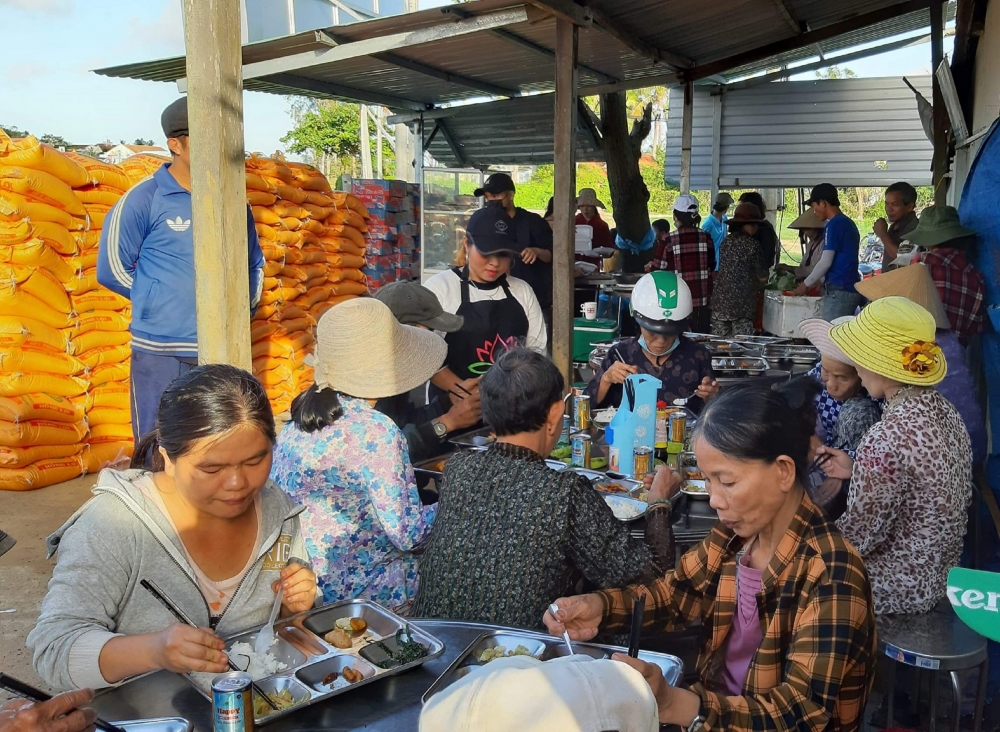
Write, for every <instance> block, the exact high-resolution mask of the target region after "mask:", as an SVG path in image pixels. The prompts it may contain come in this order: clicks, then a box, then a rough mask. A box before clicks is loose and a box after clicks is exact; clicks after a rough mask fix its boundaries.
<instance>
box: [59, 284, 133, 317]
mask: <svg viewBox="0 0 1000 732" xmlns="http://www.w3.org/2000/svg"><path fill="white" fill-rule="evenodd" d="M70 301H71V302H72V303H73V312H75V313H87V312H90V311H91V310H124V309H125V308H127V307H128V306H129V305H130V303H129V301H128V300H127V299H126V298H124V297H122V296H121V295H119V294H118V293H116V292H111V291H110V290H99V291H97V292H88V293H86V294H84V295H71V296H70Z"/></svg>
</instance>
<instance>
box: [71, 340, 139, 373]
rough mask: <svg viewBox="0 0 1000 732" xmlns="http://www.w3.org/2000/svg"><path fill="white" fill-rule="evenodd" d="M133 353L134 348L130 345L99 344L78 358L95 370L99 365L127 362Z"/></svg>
mask: <svg viewBox="0 0 1000 732" xmlns="http://www.w3.org/2000/svg"><path fill="white" fill-rule="evenodd" d="M87 335H90V334H89V333H88V334H87ZM131 355H132V349H131V347H130V346H128V345H117V346H98V347H97V348H91V349H90V350H89V351H84V352H82V353H79V354H78V355H77V358H79V359H80V360H81V361H83V362H84V363H85V364H87V368H89V369H91V370H93V369H95V368H97V367H98V366H106V365H108V364H116V363H123V362H126V361H128V360H129V357H131Z"/></svg>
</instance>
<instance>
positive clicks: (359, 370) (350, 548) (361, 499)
mask: <svg viewBox="0 0 1000 732" xmlns="http://www.w3.org/2000/svg"><path fill="white" fill-rule="evenodd" d="M316 340H317V345H316V356H315V359H314V361H313V365H314V366H315V370H316V383H315V385H313V386H312V387H310V388H309V389H308V390H307V391H305V392H303V393H302V394H300V395H299V396H298V397H297V398H296V400H295V402H294V403H293V404H292V421H291V422H290V423H289V424H288V426H287V427H286V428H285V429H284V431H283V432H282V433H281V435H280V436H279V438H278V444H277V447H276V448H275V452H274V467H273V469H272V474H271V476H272V478H273V480H274V482H275V483H277V484H278V485H280V486H281V487H282V488H283V489H284V490H285V492H287V493H288V494H289V495H290V496H291V497H292V498H293V499H295V500H296V501H298V502H300V503H302V504H304V505H305V507H306V510H305V513H303V514H302V528H303V531H304V533H305V536H306V547H307V548H308V550H309V556H310V558H311V560H312V564H313V569H314V570H315V572H316V574H317V576H318V583H319V587H320V589H321V590H322V591H323V599H324V600H325V601H326V602H335V601H337V600H345V599H353V598H364V599H368V600H373V601H375V602H377V603H379V604H381V605H384V606H386V607H388V608H390V609H391V610H393V611H396V612H403V613H405V612H406V611H407V610H408V609H409V606H410V604H411V602H412V600H413V597H414V596H415V595H416V591H417V579H418V578H417V557H416V556H415V555H414V553H413V550H414V549H415V548H416V547H417V546H418V545H419V544H420V543H421V542H422V541H423V540H424V539H426V538H427V535H428V533H429V532H430V528H431V524H432V523H433V521H434V516H435V512H436V507H434V506H428V507H425V506H422V505H421V503H420V497H419V495H418V494H417V486H416V483H415V481H414V478H413V466H412V465H410V458H409V454H408V453H407V448H406V438H405V437H404V436H403V433H402V432H401V431H400V430H399V428H398V427H396V425H395V424H394V423H393V421H392V420H391V419H389V418H388V417H386V416H385V415H383V414H381V413H380V412H377V411H375V409H374V407H373V406H372V405H373V404H374V402H375V401H376V400H377V399H381V398H385V397H390V396H395V395H397V394H402V393H405V392H408V391H410V390H411V389H413V388H415V387H417V386H419V385H420V384H422V383H424V382H425V381H427V380H428V379H429V378H430V377H431V376H432V375H433V374H434V372H436V371H437V370H438V369H439V368H441V364H442V363H444V358H445V354H446V352H447V346H446V345H445V342H444V341H443V340H442V339H441V338H440V337H439V336H437V335H435V334H434V333H433V332H430V331H424V330H419V329H417V328H413V327H411V326H407V325H400V324H399V323H398V322H397V321H396V319H395V317H393V315H392V312H391V311H390V310H389V308H388V307H386V306H385V305H384V304H382V303H381V302H379V301H378V300H375V299H369V298H363V299H357V300H349V301H347V302H344V303H341V304H339V305H337V306H336V307H334V308H332V309H331V310H330V311H328V312H327V314H326V315H324V316H323V318H322V319H321V320H320V322H319V325H318V326H317V329H316Z"/></svg>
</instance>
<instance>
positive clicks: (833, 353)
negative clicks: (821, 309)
mask: <svg viewBox="0 0 1000 732" xmlns="http://www.w3.org/2000/svg"><path fill="white" fill-rule="evenodd" d="M852 320H854V316H853V315H845V316H844V317H842V318H837V319H835V320H834V321H833V322H832V323H831V322H829V321H827V320H823V318H808V319H807V320H803V321H802V322H801V323H799V330H801V331H802V335H804V336H805V337H806V338H807V339H808V340H809V342H810V343H812V344H813V345H814V346H815V347H816V349H817V350H818V351H819V353H820V355H821V356H822V357H823V358H829V359H832V360H834V361H836V362H837V363H845V364H847V365H848V366H853V365H854V362H853V361H852V360H851V359H850V358H849V357H848V355H847V354H846V353H844V352H843V351H842V350H840V347H839V346H838V345H837V344H836V343H834V342H833V339H832V338H831V337H830V329H831V328H833V326H835V325H843V324H844V323H849V322H850V321H852Z"/></svg>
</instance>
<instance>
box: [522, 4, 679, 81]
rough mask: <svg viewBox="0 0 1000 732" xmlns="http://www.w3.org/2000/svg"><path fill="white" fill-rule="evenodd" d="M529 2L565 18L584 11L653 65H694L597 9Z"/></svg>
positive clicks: (605, 30) (602, 28)
mask: <svg viewBox="0 0 1000 732" xmlns="http://www.w3.org/2000/svg"><path fill="white" fill-rule="evenodd" d="M530 2H531V3H532V4H533V5H536V6H538V7H540V8H545V9H547V10H551V11H552V12H553V13H555V14H557V15H558V14H559V13H563V14H565V16H566V17H568V16H569V15H570V14H571V12H572V10H571V9H572V8H578V9H582V10H585V11H586V12H587V13H588V14H589V16H590V17H591V18H592V19H593V21H594V22H595V23H597V26H598V28H600V30H602V31H604V32H605V33H607V34H608V35H609V36H611V37H612V38H614V39H616V40H617V41H618V42H619V43H621V44H622V45H624V46H626V47H628V48H630V49H632V50H633V51H635V52H636V53H638V54H639V55H640V56H645V57H646V58H648V59H650V60H652V61H653V62H654V63H658V64H664V65H666V66H670V67H671V68H674V69H686V68H690V67H691V66H693V65H694V62H693V61H691V59H689V58H685V57H683V56H681V55H679V54H676V53H673V52H671V51H667V50H665V49H662V48H657V47H656V46H654V45H652V44H651V43H647V42H646V41H644V40H642V39H641V38H639V37H637V36H636V35H635V34H634V33H631V32H629V31H628V30H626V29H625V28H624V27H623V26H622V25H621V23H619V22H618V21H617V20H614V19H613V18H610V17H608V16H607V15H606V14H605V13H603V12H602V11H600V10H598V9H597V8H589V7H586V6H583V5H576V4H575V3H573V2H572V0H530ZM560 17H563V16H560Z"/></svg>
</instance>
